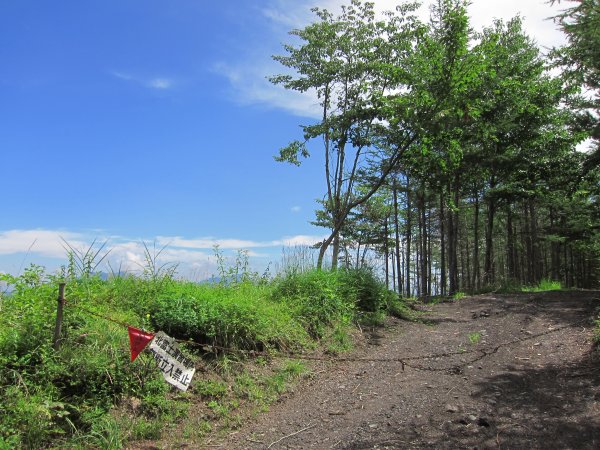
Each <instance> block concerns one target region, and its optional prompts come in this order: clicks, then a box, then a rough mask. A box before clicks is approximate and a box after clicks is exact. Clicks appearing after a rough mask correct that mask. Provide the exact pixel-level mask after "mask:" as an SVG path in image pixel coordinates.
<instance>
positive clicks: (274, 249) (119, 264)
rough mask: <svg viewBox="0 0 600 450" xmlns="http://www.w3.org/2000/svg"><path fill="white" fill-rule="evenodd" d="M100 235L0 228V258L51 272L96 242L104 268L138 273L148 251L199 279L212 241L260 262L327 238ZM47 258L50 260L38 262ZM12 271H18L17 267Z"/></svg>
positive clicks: (208, 270) (212, 266) (210, 266)
mask: <svg viewBox="0 0 600 450" xmlns="http://www.w3.org/2000/svg"><path fill="white" fill-rule="evenodd" d="M98 234H103V233H98V232H97V231H93V232H89V233H88V232H85V233H78V232H73V231H64V230H43V229H36V230H7V231H0V256H5V257H10V255H22V254H25V253H28V254H29V255H30V256H29V258H28V259H29V260H31V261H33V262H36V263H40V264H42V265H46V264H48V266H47V267H48V268H49V270H54V269H56V268H58V266H59V265H61V264H65V263H66V260H67V250H68V246H70V247H71V248H73V249H74V250H75V251H76V252H82V253H85V252H86V251H87V250H88V249H90V247H91V246H92V244H93V243H94V242H95V249H98V248H99V246H100V245H104V248H103V249H102V252H101V255H104V254H106V253H108V256H107V257H106V259H105V261H104V262H103V264H102V267H103V269H102V270H105V271H115V272H140V271H142V270H143V268H144V267H146V266H147V263H148V261H147V260H146V257H147V256H148V255H147V251H149V252H150V256H151V257H152V258H154V257H155V256H156V257H157V262H159V263H160V264H177V265H178V266H179V270H178V272H179V273H180V274H181V275H182V276H184V277H187V278H192V279H196V278H200V279H203V278H207V277H209V276H211V275H212V274H214V273H215V271H216V267H217V262H216V257H215V255H214V253H213V248H214V246H215V245H218V246H219V249H220V250H221V251H223V252H224V255H225V257H226V258H227V257H233V256H232V255H235V252H236V251H238V250H245V251H247V254H248V256H249V257H252V258H256V259H260V260H262V261H263V263H260V264H264V261H265V260H268V259H269V258H273V259H275V258H277V257H278V254H279V250H280V249H281V248H282V247H292V246H305V245H306V246H312V245H314V244H315V243H317V242H320V241H322V240H323V239H324V237H325V236H320V235H319V236H316V235H315V236H310V235H296V236H286V237H282V238H279V239H273V240H270V241H254V240H247V239H236V238H229V239H217V238H210V237H207V238H191V239H188V238H185V237H181V236H158V237H156V238H155V239H152V240H145V241H143V240H142V239H133V238H127V237H123V236H107V235H102V236H98ZM65 241H66V242H67V243H68V246H67V245H66V244H65ZM257 250H259V251H257ZM19 258H21V256H19ZM48 258H49V259H50V262H48V261H39V259H48ZM5 259H6V258H5ZM260 264H259V265H260ZM13 270H16V268H15V265H13Z"/></svg>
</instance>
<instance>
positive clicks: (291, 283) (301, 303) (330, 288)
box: [272, 270, 355, 338]
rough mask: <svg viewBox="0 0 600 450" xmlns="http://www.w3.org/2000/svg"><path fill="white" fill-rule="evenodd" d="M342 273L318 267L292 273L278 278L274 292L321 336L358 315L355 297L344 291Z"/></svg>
mask: <svg viewBox="0 0 600 450" xmlns="http://www.w3.org/2000/svg"><path fill="white" fill-rule="evenodd" d="M339 276H340V275H339V272H326V271H318V270H313V271H310V272H304V273H292V274H289V275H287V276H286V277H284V278H281V279H280V280H278V281H277V282H276V286H275V289H274V291H273V294H272V295H273V298H274V299H276V300H277V301H279V302H281V303H283V304H285V305H287V306H288V307H289V308H290V309H291V310H292V313H293V316H294V317H295V318H296V319H297V320H298V321H299V322H301V323H302V325H303V326H304V328H305V329H306V330H307V331H308V333H309V334H310V335H311V336H312V337H314V338H321V337H323V335H324V333H325V330H326V329H327V327H329V326H331V325H333V324H335V323H337V322H341V323H350V322H351V320H352V318H353V317H354V312H355V303H354V298H348V297H346V296H344V295H343V294H342V290H341V289H340V278H339Z"/></svg>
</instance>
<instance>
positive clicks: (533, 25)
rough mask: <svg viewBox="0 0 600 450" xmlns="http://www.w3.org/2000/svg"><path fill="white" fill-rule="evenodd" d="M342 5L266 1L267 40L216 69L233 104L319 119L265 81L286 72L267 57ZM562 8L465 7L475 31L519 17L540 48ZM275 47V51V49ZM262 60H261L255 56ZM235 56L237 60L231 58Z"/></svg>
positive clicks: (310, 101) (308, 95)
mask: <svg viewBox="0 0 600 450" xmlns="http://www.w3.org/2000/svg"><path fill="white" fill-rule="evenodd" d="M348 3H349V1H346V0H318V1H317V0H308V1H307V0H271V1H269V2H267V5H266V6H265V7H264V8H262V9H261V13H262V15H263V17H264V18H265V19H266V20H267V21H268V22H269V23H270V24H271V27H270V29H271V30H272V35H271V39H266V40H265V42H264V44H263V47H264V48H261V49H254V51H253V52H252V53H251V54H250V55H249V56H248V58H247V59H245V60H241V61H240V60H239V59H236V62H231V63H224V62H221V63H219V64H217V65H215V67H214V69H215V71H216V72H217V73H219V74H221V75H222V76H224V77H225V78H226V79H227V80H228V81H229V83H230V88H231V89H232V100H234V101H235V102H238V103H240V104H243V105H248V104H259V105H263V106H267V107H271V108H275V109H280V110H284V111H288V112H290V113H292V114H294V115H297V116H301V117H310V118H319V117H320V108H319V102H318V99H317V96H316V93H315V92H314V91H310V92H305V93H297V92H291V91H289V90H286V89H284V88H282V87H281V86H275V85H273V84H271V83H270V82H269V81H268V80H267V77H268V76H272V75H274V74H279V73H282V72H284V71H285V68H284V67H282V66H281V65H279V64H278V63H275V62H274V61H272V60H271V59H270V58H269V56H268V55H270V54H271V53H273V50H272V49H273V48H277V50H276V51H275V53H277V54H282V53H283V49H282V47H281V45H279V43H280V42H290V39H293V38H291V37H290V36H288V35H287V34H286V33H287V32H288V31H289V30H291V29H294V28H301V27H304V26H305V25H307V24H308V23H310V21H312V20H314V19H315V16H314V14H313V13H312V12H311V11H310V9H311V8H312V7H315V6H318V7H319V8H322V9H327V10H329V11H331V12H333V13H334V14H337V13H338V12H339V11H340V7H341V5H342V4H348ZM374 3H375V8H376V11H377V12H378V13H381V12H382V11H389V10H394V9H395V7H396V5H397V4H398V2H397V1H396V0H375V2H374ZM430 5H431V2H424V4H423V5H422V7H421V9H420V10H419V12H418V15H419V16H420V18H421V19H422V20H424V21H427V20H428V18H429V12H430ZM560 8H561V6H560V5H554V6H551V5H549V4H548V3H547V0H525V1H524V0H504V1H502V2H500V1H490V0H472V1H471V6H470V7H469V14H470V16H471V26H472V27H473V28H474V29H475V30H477V31H480V30H481V29H482V27H484V26H490V25H492V24H493V20H494V18H500V19H503V20H505V21H506V20H509V19H510V18H512V17H514V16H516V15H518V14H520V15H521V16H522V17H523V22H524V28H525V30H526V32H527V33H528V34H529V35H530V36H531V37H532V38H533V39H534V40H535V41H536V42H537V43H538V45H539V46H540V47H541V48H542V49H546V48H550V47H552V46H558V45H561V44H562V43H564V35H563V34H562V32H560V31H559V30H558V29H557V27H556V26H555V24H554V23H553V22H552V21H551V20H546V19H547V18H548V17H551V16H553V15H556V14H557V13H558V12H559V10H560ZM277 45H278V46H277ZM257 55H262V56H257ZM236 57H239V55H236Z"/></svg>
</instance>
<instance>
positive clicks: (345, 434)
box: [221, 291, 600, 450]
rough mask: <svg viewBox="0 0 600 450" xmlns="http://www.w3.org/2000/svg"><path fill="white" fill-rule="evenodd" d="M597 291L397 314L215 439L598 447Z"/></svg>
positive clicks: (297, 444) (266, 445) (227, 444)
mask: <svg viewBox="0 0 600 450" xmlns="http://www.w3.org/2000/svg"><path fill="white" fill-rule="evenodd" d="M599 297H600V292H592V291H572V292H546V293H531V294H518V295H512V294H511V295H497V294H491V295H484V296H477V297H471V298H465V299H461V300H459V301H456V302H452V303H443V304H439V305H435V306H432V307H431V308H430V309H431V313H430V314H428V316H427V319H428V320H429V321H430V322H431V324H422V323H406V322H400V321H394V322H393V323H390V326H389V327H387V328H386V329H384V330H375V331H374V332H372V333H370V334H369V335H368V336H367V339H366V340H365V343H364V345H363V346H362V347H361V348H359V349H358V350H357V351H356V352H354V353H353V354H352V356H353V357H355V358H357V359H361V360H360V361H344V362H338V363H335V364H333V363H327V364H325V363H324V364H325V365H324V366H323V367H322V369H321V370H319V369H317V370H316V375H315V377H314V378H313V379H312V380H311V381H309V382H307V383H305V384H303V385H301V386H299V387H298V388H297V389H296V391H295V392H294V393H293V394H292V395H291V396H288V397H287V398H286V399H284V400H282V401H281V402H279V403H277V404H275V405H273V406H272V407H271V409H270V411H269V412H268V413H266V414H264V415H262V416H259V417H258V418H257V419H256V420H255V421H254V422H253V423H250V424H248V425H247V426H245V427H244V428H242V429H241V430H238V431H237V432H235V433H233V434H232V435H230V436H229V437H228V438H227V439H226V440H223V441H222V442H221V448H228V449H273V450H277V449H347V450H349V449H418V448H431V449H462V448H469V449H474V448H477V449H488V448H489V449H491V448H493V449H596V448H600V358H599V356H598V353H599V352H598V351H592V324H593V318H594V315H595V314H597V311H596V308H597V307H598V306H600V300H599Z"/></svg>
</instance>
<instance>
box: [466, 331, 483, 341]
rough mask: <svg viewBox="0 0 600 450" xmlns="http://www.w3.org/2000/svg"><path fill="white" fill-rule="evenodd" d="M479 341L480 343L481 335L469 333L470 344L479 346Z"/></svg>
mask: <svg viewBox="0 0 600 450" xmlns="http://www.w3.org/2000/svg"><path fill="white" fill-rule="evenodd" d="M480 341H481V333H479V332H474V333H469V342H470V343H471V344H479V342H480Z"/></svg>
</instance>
